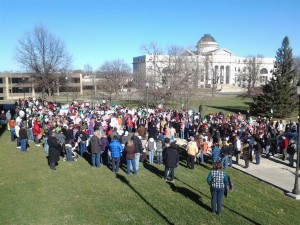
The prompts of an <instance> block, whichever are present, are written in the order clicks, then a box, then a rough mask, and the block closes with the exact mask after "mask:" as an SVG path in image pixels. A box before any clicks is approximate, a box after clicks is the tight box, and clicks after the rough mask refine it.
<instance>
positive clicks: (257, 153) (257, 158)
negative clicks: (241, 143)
mask: <svg viewBox="0 0 300 225" xmlns="http://www.w3.org/2000/svg"><path fill="white" fill-rule="evenodd" d="M253 150H254V154H255V163H256V165H259V164H260V158H261V155H262V147H261V144H260V143H259V141H254V143H253Z"/></svg>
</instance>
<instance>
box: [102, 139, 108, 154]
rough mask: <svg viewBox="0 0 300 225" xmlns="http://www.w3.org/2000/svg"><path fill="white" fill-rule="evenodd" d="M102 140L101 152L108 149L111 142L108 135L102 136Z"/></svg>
mask: <svg viewBox="0 0 300 225" xmlns="http://www.w3.org/2000/svg"><path fill="white" fill-rule="evenodd" d="M100 142H101V153H103V152H105V151H106V150H107V149H108V146H109V142H108V140H107V138H106V137H101V138H100Z"/></svg>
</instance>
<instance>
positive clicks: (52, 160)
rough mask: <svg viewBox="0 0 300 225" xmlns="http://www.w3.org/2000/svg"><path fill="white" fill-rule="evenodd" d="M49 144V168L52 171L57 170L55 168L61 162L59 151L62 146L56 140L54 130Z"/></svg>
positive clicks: (49, 138)
mask: <svg viewBox="0 0 300 225" xmlns="http://www.w3.org/2000/svg"><path fill="white" fill-rule="evenodd" d="M47 142H48V145H49V155H48V162H49V166H50V169H51V170H56V168H55V166H56V164H57V162H58V161H59V156H60V150H59V149H60V144H59V143H58V141H57V139H56V138H55V132H54V131H53V130H50V131H49V137H48V140H47Z"/></svg>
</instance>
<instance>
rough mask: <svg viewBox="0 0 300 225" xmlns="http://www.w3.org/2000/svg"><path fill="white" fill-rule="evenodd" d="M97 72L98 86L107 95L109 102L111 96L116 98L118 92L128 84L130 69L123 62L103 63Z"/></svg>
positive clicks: (118, 60)
mask: <svg viewBox="0 0 300 225" xmlns="http://www.w3.org/2000/svg"><path fill="white" fill-rule="evenodd" d="M99 72H100V73H99V74H100V81H99V82H98V86H99V87H100V88H101V90H102V91H104V92H106V93H108V94H109V100H110V101H111V98H112V94H115V95H116V97H117V96H118V94H119V91H120V90H121V89H122V88H123V86H124V85H126V84H127V83H128V80H129V79H128V78H129V76H130V74H131V68H130V66H129V65H128V64H127V63H125V62H124V60H121V59H116V60H112V61H107V62H105V63H103V64H102V65H101V67H100V68H99Z"/></svg>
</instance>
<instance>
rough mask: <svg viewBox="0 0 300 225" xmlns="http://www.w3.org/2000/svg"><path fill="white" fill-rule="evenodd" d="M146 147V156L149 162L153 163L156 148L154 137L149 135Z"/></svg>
mask: <svg viewBox="0 0 300 225" xmlns="http://www.w3.org/2000/svg"><path fill="white" fill-rule="evenodd" d="M147 149H148V158H149V163H150V164H153V159H154V152H155V151H156V149H157V146H156V142H155V140H154V138H152V137H150V138H149V140H148V143H147Z"/></svg>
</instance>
